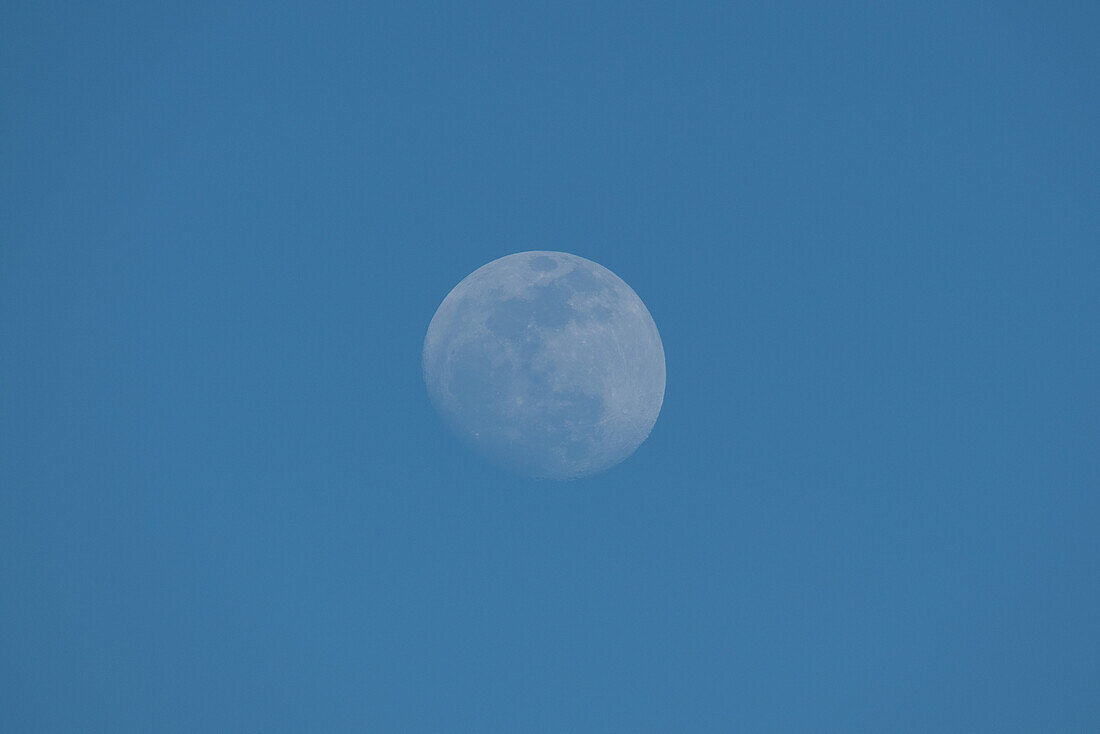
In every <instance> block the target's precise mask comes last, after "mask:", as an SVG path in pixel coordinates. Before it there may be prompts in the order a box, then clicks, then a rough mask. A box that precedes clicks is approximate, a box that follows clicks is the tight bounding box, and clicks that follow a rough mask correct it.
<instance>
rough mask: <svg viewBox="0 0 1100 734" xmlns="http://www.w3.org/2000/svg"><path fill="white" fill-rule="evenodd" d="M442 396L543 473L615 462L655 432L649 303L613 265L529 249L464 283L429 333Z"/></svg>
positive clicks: (560, 474) (486, 449)
mask: <svg viewBox="0 0 1100 734" xmlns="http://www.w3.org/2000/svg"><path fill="white" fill-rule="evenodd" d="M423 367H424V382H425V383H426V384H427V387H428V394H429V395H430V397H431V400H432V403H433V404H434V405H435V407H436V409H437V410H438V411H439V413H440V414H441V415H442V416H443V418H444V420H445V421H446V422H447V423H448V424H449V425H450V426H451V428H452V429H453V430H454V431H455V432H456V433H457V434H458V435H459V436H460V437H461V438H462V439H463V440H465V441H466V442H467V443H468V444H470V446H472V447H473V448H474V449H475V450H476V451H478V452H479V453H481V454H482V455H484V456H486V457H487V458H489V459H490V460H492V461H494V462H495V463H497V464H500V465H502V466H504V467H506V468H508V469H511V470H512V471H515V472H518V473H520V474H523V475H526V476H530V477H534V478H538V479H574V478H578V477H583V476H587V475H589V474H594V473H596V472H599V471H603V470H604V469H608V468H610V467H612V466H615V465H616V464H618V463H619V462H621V461H622V460H623V459H625V458H627V457H628V456H630V455H631V454H632V453H634V450H635V449H637V448H638V446H640V445H641V443H642V442H643V441H644V440H645V439H646V437H647V436H648V435H649V432H650V431H651V430H652V429H653V425H654V423H656V421H657V415H658V414H659V413H660V412H661V403H662V402H663V401H664V394H665V353H664V348H663V346H662V345H661V337H660V334H658V333H657V325H656V324H654V323H653V317H652V316H650V315H649V311H648V310H646V307H645V304H643V303H642V301H641V299H640V298H638V295H637V294H636V293H635V292H634V291H633V290H631V288H630V286H628V285H627V284H626V283H624V282H623V281H622V280H621V279H620V278H619V277H618V276H617V275H615V274H614V273H612V272H611V271H610V270H608V269H607V268H605V267H603V266H602V265H599V264H597V263H594V262H592V261H591V260H585V259H584V258H583V257H578V256H576V255H570V254H568V253H564V252H520V253H516V254H514V255H508V256H506V257H502V258H500V259H499V260H494V261H492V262H491V263H488V264H487V265H483V266H482V267H480V268H478V269H477V270H475V271H474V272H473V273H471V274H470V275H468V276H467V277H466V278H464V279H463V280H462V282H460V283H459V284H458V285H457V286H455V287H454V290H452V291H451V292H450V293H449V294H447V297H446V298H444V299H443V303H441V304H440V306H439V308H438V309H437V310H436V312H435V316H434V317H432V321H431V324H430V325H429V326H428V333H427V336H426V337H425V339H424V355H423Z"/></svg>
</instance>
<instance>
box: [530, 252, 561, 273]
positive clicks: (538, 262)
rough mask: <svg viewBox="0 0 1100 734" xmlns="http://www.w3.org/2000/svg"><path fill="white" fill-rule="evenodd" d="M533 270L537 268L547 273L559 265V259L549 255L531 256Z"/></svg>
mask: <svg viewBox="0 0 1100 734" xmlns="http://www.w3.org/2000/svg"><path fill="white" fill-rule="evenodd" d="M528 265H530V266H531V269H532V270H537V271H539V272H540V273H546V272H549V271H551V270H556V269H557V267H558V261H557V260H555V259H554V258H552V257H549V256H548V255H539V256H538V257H533V258H531V262H529V263H528Z"/></svg>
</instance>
